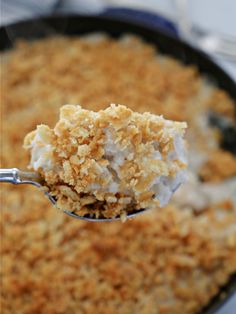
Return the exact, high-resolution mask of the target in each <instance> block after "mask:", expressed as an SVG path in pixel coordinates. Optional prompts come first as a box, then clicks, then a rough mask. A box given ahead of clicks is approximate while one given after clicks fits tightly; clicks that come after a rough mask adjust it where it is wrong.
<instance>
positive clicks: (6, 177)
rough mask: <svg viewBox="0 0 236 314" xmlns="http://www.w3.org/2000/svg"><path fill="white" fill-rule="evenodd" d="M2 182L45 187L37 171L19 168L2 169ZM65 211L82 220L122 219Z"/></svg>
mask: <svg viewBox="0 0 236 314" xmlns="http://www.w3.org/2000/svg"><path fill="white" fill-rule="evenodd" d="M0 182H8V183H12V184H31V185H34V186H36V187H37V188H40V189H41V188H43V178H42V177H41V176H40V175H39V174H37V173H35V172H26V171H21V170H19V169H17V168H10V169H0ZM44 193H45V195H46V197H47V198H48V199H49V201H50V202H51V203H52V204H53V205H55V204H56V199H55V198H54V197H53V196H52V195H51V194H50V193H48V192H44ZM145 210H146V209H140V210H139V211H137V212H134V213H128V215H127V218H131V217H135V216H137V215H138V214H141V213H143V212H144V211H145ZM64 213H65V214H67V215H69V216H71V217H73V218H76V219H81V220H86V221H98V222H102V221H115V220H120V217H114V218H91V217H85V216H83V217H82V216H79V215H77V214H75V213H72V212H70V211H68V210H64Z"/></svg>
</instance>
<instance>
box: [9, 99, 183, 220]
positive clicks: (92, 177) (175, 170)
mask: <svg viewBox="0 0 236 314" xmlns="http://www.w3.org/2000/svg"><path fill="white" fill-rule="evenodd" d="M186 127H187V125H186V123H185V122H173V121H169V120H165V119H164V118H163V117H162V116H156V115H153V114H150V113H148V112H146V113H143V114H140V113H136V112H133V111H131V110H130V109H128V108H127V107H125V106H121V105H114V104H112V105H111V106H110V107H108V108H107V109H105V110H100V111H99V112H93V111H89V110H85V109H82V108H81V107H80V106H77V105H65V106H63V107H62V108H61V110H60V119H59V121H58V122H57V124H56V125H55V127H54V129H51V128H50V127H48V126H46V125H39V126H37V129H36V130H34V131H32V132H31V133H29V134H28V135H27V136H26V137H25V141H24V147H25V148H26V149H27V150H28V151H29V152H30V155H31V161H30V165H29V168H30V169H31V170H32V171H33V172H34V174H33V175H34V177H32V178H31V179H32V181H31V182H20V179H19V178H18V181H19V182H18V183H31V184H33V183H32V182H36V184H35V185H36V186H43V187H44V190H45V191H46V195H47V196H48V197H49V199H50V200H51V201H52V202H53V203H54V205H55V206H56V207H57V208H59V209H61V210H63V211H64V212H65V213H67V214H69V215H71V216H73V217H75V218H79V219H86V220H99V221H104V220H105V221H107V220H116V219H122V220H125V219H126V217H132V216H134V215H136V214H138V213H141V212H143V211H145V210H146V209H151V208H159V207H163V206H165V205H166V204H167V203H168V202H169V200H170V198H171V196H172V194H173V193H174V191H175V190H176V189H177V188H178V187H179V185H180V184H181V183H182V182H184V180H185V168H186V166H187V162H186V152H185V141H184V139H183V136H184V133H185V129H186ZM5 170H6V169H5ZM16 173H17V175H18V177H20V173H21V174H22V172H19V171H18V172H17V171H16V170H15V176H16ZM24 174H26V173H24ZM26 181H27V180H26ZM28 181H30V180H28ZM13 183H14V182H13ZM15 183H17V182H15Z"/></svg>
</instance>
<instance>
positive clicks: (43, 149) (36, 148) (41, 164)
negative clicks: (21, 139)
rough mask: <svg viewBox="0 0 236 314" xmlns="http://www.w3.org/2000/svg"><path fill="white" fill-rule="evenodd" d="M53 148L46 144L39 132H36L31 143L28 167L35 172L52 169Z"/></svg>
mask: <svg viewBox="0 0 236 314" xmlns="http://www.w3.org/2000/svg"><path fill="white" fill-rule="evenodd" d="M52 154H53V147H52V146H51V145H50V144H48V143H46V142H45V141H44V140H43V139H42V138H41V137H40V134H39V132H36V135H35V138H34V140H33V141H32V143H31V161H30V166H31V167H32V168H33V169H34V170H35V171H37V170H38V169H39V168H42V169H43V170H44V171H49V170H52V169H53V168H54V165H53V155H52Z"/></svg>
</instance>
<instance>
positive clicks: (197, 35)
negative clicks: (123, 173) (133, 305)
mask: <svg viewBox="0 0 236 314" xmlns="http://www.w3.org/2000/svg"><path fill="white" fill-rule="evenodd" d="M60 14H90V15H91V14H103V15H104V14H105V15H109V16H115V17H116V18H119V19H126V20H129V21H134V22H138V23H141V24H145V25H148V26H151V27H154V28H158V29H161V30H162V31H163V32H167V33H169V34H171V35H172V36H175V37H179V38H181V39H184V40H185V41H187V42H189V43H190V44H191V45H193V46H196V47H198V48H199V49H201V50H203V51H204V52H206V53H207V54H209V55H210V57H211V58H213V59H214V60H215V61H216V62H217V63H218V64H220V65H221V66H222V67H223V68H224V70H226V72H228V73H229V74H230V76H231V77H232V78H233V79H234V80H235V81H236V1H235V0H145V1H143V0H119V1H118V0H43V1H38V0H1V16H0V25H1V26H3V25H10V24H11V23H13V22H16V21H21V20H25V19H29V18H34V17H40V16H47V15H60ZM234 313H236V295H234V296H233V297H232V298H231V299H230V300H229V301H228V302H227V304H225V306H224V307H223V308H222V309H220V310H219V311H218V312H217V314H234Z"/></svg>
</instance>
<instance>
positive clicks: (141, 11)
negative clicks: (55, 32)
mask: <svg viewBox="0 0 236 314" xmlns="http://www.w3.org/2000/svg"><path fill="white" fill-rule="evenodd" d="M235 12H236V1H235V0H145V1H143V0H44V1H40V2H39V1H37V0H20V1H19V0H1V19H0V24H1V25H7V24H10V23H12V22H15V21H19V20H23V19H28V18H32V17H36V16H45V15H52V14H76V13H83V14H109V15H114V16H116V17H118V18H121V19H128V20H134V21H136V22H141V23H143V24H148V25H150V24H151V26H152V27H157V28H161V29H162V30H163V31H165V32H169V33H171V35H173V36H178V37H180V38H183V39H184V40H186V41H188V42H189V43H190V44H192V45H194V46H197V47H198V48H200V49H202V50H204V51H205V52H207V53H208V54H210V55H211V57H212V58H214V59H215V60H216V61H217V62H218V63H219V64H220V65H222V67H224V69H225V70H226V71H227V72H228V73H229V74H230V75H231V76H232V77H233V78H234V80H236V18H235Z"/></svg>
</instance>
